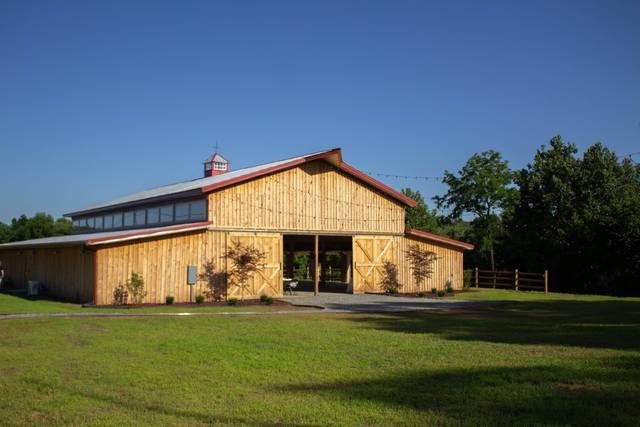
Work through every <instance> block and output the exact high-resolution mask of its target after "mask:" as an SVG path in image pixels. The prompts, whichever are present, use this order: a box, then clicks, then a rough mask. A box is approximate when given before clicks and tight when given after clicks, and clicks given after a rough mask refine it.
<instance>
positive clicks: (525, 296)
mask: <svg viewBox="0 0 640 427" xmlns="http://www.w3.org/2000/svg"><path fill="white" fill-rule="evenodd" d="M451 298H454V299H464V300H484V301H487V300H491V301H495V300H501V301H594V302H596V301H636V302H640V298H617V297H608V296H603V295H578V294H561V293H556V292H549V293H548V294H545V293H544V292H538V291H517V292H516V291H512V290H507V289H491V288H470V289H466V290H465V291H464V292H463V293H461V294H458V295H456V296H455V297H451Z"/></svg>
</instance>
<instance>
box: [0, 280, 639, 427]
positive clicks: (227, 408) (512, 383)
mask: <svg viewBox="0 0 640 427" xmlns="http://www.w3.org/2000/svg"><path fill="white" fill-rule="evenodd" d="M495 292H498V291H493V290H481V291H477V293H476V291H474V292H471V293H468V294H466V295H463V296H461V295H459V296H456V297H455V298H459V297H462V298H482V296H483V294H484V295H486V298H492V299H504V300H508V299H514V298H518V299H522V298H527V299H528V300H527V301H514V302H511V303H509V304H505V305H501V306H495V307H487V308H482V309H473V310H472V309H464V310H455V311H436V312H427V313H424V312H423V313H403V314H385V315H378V314H375V315H374V314H357V315H356V314H354V315H346V314H326V313H325V314H313V315H273V316H270V315H265V316H260V317H250V316H248V317H199V318H155V317H154V318H149V317H145V318H75V319H62V318H56V319H25V320H4V321H0V396H2V398H0V424H9V425H11V424H23V425H24V424H27V425H34V424H35V425H74V424H76V425H78V424H89V425H144V424H147V425H148V424H154V425H208V424H229V425H258V426H276V425H287V426H288V425H327V424H329V425H358V426H360V425H420V426H421V425H461V424H462V425H505V426H506V425H515V424H520V425H533V424H538V425H540V424H551V425H593V426H603V425H637V420H638V417H640V302H639V301H638V300H637V299H634V300H632V299H612V298H601V297H566V298H564V297H558V296H555V295H551V296H545V295H544V294H537V295H535V294H529V295H524V293H520V294H518V295H512V294H515V292H512V293H509V292H508V291H501V292H507V293H506V294H504V296H502V297H498V295H497V294H495ZM523 295H524V296H523ZM30 311H33V310H30ZM36 311H37V310H36Z"/></svg>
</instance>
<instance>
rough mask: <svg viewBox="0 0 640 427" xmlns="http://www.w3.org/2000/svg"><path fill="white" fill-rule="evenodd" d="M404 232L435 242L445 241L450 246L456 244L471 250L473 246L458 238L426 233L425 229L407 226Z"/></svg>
mask: <svg viewBox="0 0 640 427" xmlns="http://www.w3.org/2000/svg"><path fill="white" fill-rule="evenodd" d="M405 233H406V234H409V235H411V236H415V237H422V238H424V239H428V240H433V241H435V242H439V243H446V244H448V245H451V246H457V247H459V248H462V249H468V250H472V249H473V248H474V247H475V246H473V245H472V244H471V243H466V242H461V241H459V240H454V239H450V238H448V237H444V236H440V235H438V234H433V233H427V232H426V231H420V230H416V229H415V228H407V229H406V230H405Z"/></svg>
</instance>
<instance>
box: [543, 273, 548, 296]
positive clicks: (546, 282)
mask: <svg viewBox="0 0 640 427" xmlns="http://www.w3.org/2000/svg"><path fill="white" fill-rule="evenodd" d="M548 291H549V272H548V271H547V270H545V271H544V293H545V294H546V293H547V292H548Z"/></svg>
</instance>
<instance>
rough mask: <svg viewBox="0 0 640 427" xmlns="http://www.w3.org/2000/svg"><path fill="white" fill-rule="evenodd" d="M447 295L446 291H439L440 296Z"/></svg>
mask: <svg viewBox="0 0 640 427" xmlns="http://www.w3.org/2000/svg"><path fill="white" fill-rule="evenodd" d="M445 295H446V293H445V292H444V291H438V296H439V297H440V298H442V297H443V296H445Z"/></svg>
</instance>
